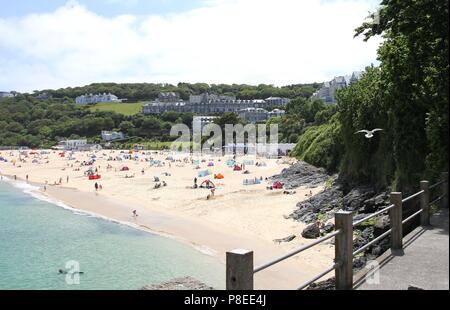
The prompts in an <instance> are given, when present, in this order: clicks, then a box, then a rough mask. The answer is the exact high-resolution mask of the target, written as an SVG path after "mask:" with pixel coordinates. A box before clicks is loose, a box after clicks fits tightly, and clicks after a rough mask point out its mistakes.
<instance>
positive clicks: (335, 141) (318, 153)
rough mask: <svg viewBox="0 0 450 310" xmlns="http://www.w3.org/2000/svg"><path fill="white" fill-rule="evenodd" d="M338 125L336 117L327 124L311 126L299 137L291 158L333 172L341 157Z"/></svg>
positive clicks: (337, 166)
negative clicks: (293, 157)
mask: <svg viewBox="0 0 450 310" xmlns="http://www.w3.org/2000/svg"><path fill="white" fill-rule="evenodd" d="M340 129H341V128H340V124H339V121H338V119H337V115H335V116H334V117H332V119H331V120H330V122H329V123H326V124H322V125H319V126H311V127H309V128H307V129H306V130H305V133H304V134H303V135H302V136H301V137H300V140H299V142H298V143H297V145H296V147H295V149H294V150H293V151H292V156H295V157H297V158H298V159H301V160H304V161H306V162H308V163H310V164H312V165H315V166H318V167H323V168H326V169H327V170H328V171H329V172H335V171H337V169H338V168H339V163H340V160H341V155H342V141H341V131H340Z"/></svg>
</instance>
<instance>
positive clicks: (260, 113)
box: [237, 108, 286, 123]
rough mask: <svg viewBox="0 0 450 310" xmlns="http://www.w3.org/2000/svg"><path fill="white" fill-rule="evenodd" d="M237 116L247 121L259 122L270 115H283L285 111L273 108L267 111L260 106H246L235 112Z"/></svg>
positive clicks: (270, 116) (265, 119)
mask: <svg viewBox="0 0 450 310" xmlns="http://www.w3.org/2000/svg"><path fill="white" fill-rule="evenodd" d="M237 113H238V115H239V117H240V118H241V119H242V120H244V121H246V122H247V123H261V122H265V121H267V120H268V119H269V118H272V117H280V116H283V115H284V114H285V113H286V112H285V111H284V110H280V109H274V110H272V111H270V112H268V111H267V110H265V109H262V108H247V109H242V110H240V111H238V112H237Z"/></svg>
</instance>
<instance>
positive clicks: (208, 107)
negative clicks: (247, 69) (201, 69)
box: [142, 93, 290, 122]
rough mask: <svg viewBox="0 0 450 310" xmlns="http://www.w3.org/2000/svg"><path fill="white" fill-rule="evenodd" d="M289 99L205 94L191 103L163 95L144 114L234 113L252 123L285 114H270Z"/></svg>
mask: <svg viewBox="0 0 450 310" xmlns="http://www.w3.org/2000/svg"><path fill="white" fill-rule="evenodd" d="M289 101H290V100H289V99H288V98H279V97H269V98H267V99H265V100H262V99H253V100H240V99H236V97H235V96H228V95H216V94H210V93H203V94H201V95H191V96H190V97H189V101H183V100H182V99H180V97H179V95H178V94H176V93H161V94H160V95H159V96H158V99H156V100H155V101H153V102H149V103H147V104H145V105H144V107H143V111H142V112H143V113H144V114H161V113H164V112H168V111H174V112H191V113H196V114H206V115H209V114H221V113H225V112H234V113H237V114H240V115H243V116H244V119H246V120H247V121H250V122H258V121H264V120H267V119H268V118H269V117H271V116H274V115H276V116H279V115H280V114H284V111H283V110H275V112H273V111H272V112H268V111H267V110H266V109H268V108H271V107H279V106H285V105H287V104H288V103H289Z"/></svg>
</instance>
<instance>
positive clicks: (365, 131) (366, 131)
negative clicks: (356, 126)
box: [355, 130, 370, 134]
mask: <svg viewBox="0 0 450 310" xmlns="http://www.w3.org/2000/svg"><path fill="white" fill-rule="evenodd" d="M369 132H370V131H368V130H359V131H357V132H355V134H357V133H369Z"/></svg>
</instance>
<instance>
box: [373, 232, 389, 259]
mask: <svg viewBox="0 0 450 310" xmlns="http://www.w3.org/2000/svg"><path fill="white" fill-rule="evenodd" d="M390 245H391V240H390V238H389V237H386V238H384V239H383V240H381V241H380V242H377V243H376V244H375V245H374V246H373V247H372V250H371V252H370V253H371V254H372V255H374V256H376V257H378V256H380V255H381V254H383V253H384V252H386V251H387V250H388V249H389V248H390Z"/></svg>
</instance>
